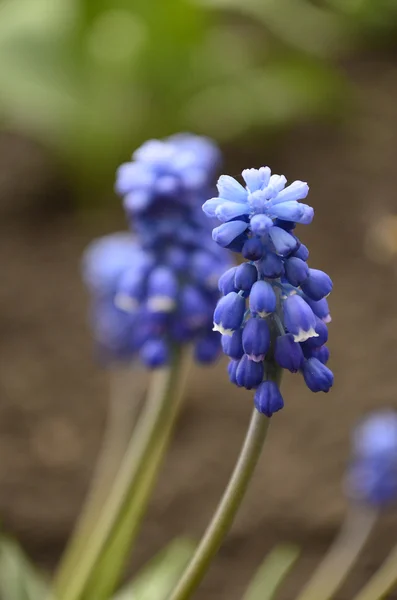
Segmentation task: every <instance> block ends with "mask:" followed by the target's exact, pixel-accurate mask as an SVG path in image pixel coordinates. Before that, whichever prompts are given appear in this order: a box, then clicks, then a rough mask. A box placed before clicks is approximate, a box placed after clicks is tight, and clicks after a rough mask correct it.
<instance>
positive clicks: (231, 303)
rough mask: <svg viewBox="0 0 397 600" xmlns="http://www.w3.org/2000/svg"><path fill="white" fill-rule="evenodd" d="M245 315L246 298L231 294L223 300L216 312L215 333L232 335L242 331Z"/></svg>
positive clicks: (234, 293)
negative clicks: (239, 330) (234, 332)
mask: <svg viewBox="0 0 397 600" xmlns="http://www.w3.org/2000/svg"><path fill="white" fill-rule="evenodd" d="M244 314H245V298H243V297H242V296H240V295H239V294H236V292H230V293H229V294H227V296H224V297H223V298H221V299H220V300H219V302H218V304H217V307H216V308H215V312H214V331H220V332H221V333H222V334H226V335H232V333H233V331H236V330H237V329H240V327H241V325H242V322H243V320H244Z"/></svg>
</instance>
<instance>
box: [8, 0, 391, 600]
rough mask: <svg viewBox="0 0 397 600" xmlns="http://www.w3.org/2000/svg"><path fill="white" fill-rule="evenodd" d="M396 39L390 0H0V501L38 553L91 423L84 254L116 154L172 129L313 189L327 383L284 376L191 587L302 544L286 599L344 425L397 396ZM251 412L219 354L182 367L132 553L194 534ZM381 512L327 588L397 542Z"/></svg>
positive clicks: (87, 450) (55, 527)
mask: <svg viewBox="0 0 397 600" xmlns="http://www.w3.org/2000/svg"><path fill="white" fill-rule="evenodd" d="M396 33H397V2H395V0H163V1H160V0H0V272H1V285H0V354H1V363H0V394H1V400H0V457H1V460H0V516H1V520H2V523H3V526H4V528H5V529H6V530H7V531H8V532H10V533H13V534H15V535H16V536H18V538H19V539H20V541H21V542H22V544H23V545H24V547H25V548H26V549H27V551H28V552H29V554H30V556H31V557H32V558H33V559H34V560H35V561H36V562H38V563H39V564H41V565H42V566H44V567H46V568H52V567H54V565H55V563H56V561H57V560H58V557H59V555H60V552H61V550H62V548H63V547H64V544H65V542H66V539H67V536H68V535H69V533H70V530H71V527H72V524H73V521H74V519H75V517H76V514H77V511H78V509H79V507H80V506H81V503H82V501H83V498H84V493H85V491H86V488H87V485H88V481H89V477H90V474H91V471H92V468H93V463H94V459H95V456H96V453H97V451H98V448H99V444H100V438H101V433H102V430H103V426H104V420H105V411H106V401H107V392H108V381H107V374H106V373H105V372H103V371H101V370H100V368H99V366H98V365H95V363H94V360H93V353H92V344H91V339H90V333H89V330H88V328H87V326H86V311H87V307H86V306H87V299H86V297H85V293H84V289H83V285H82V283H81V282H80V272H79V269H80V265H79V261H80V255H81V252H82V250H83V248H84V247H85V245H86V244H87V243H88V242H89V241H90V240H91V238H92V237H94V236H97V235H101V234H104V233H109V232H111V231H113V230H115V229H116V230H117V229H120V228H122V229H123V228H125V224H124V216H123V212H122V208H121V202H120V200H119V199H117V198H116V197H115V195H114V193H113V182H114V172H115V169H116V167H117V165H118V164H119V163H120V162H122V161H125V160H127V159H128V158H129V156H130V154H131V153H132V151H133V150H134V149H135V148H136V147H137V146H138V145H140V144H141V143H142V142H143V141H144V140H145V139H147V138H150V137H163V136H166V135H169V134H172V133H175V132H179V131H190V132H192V133H197V134H206V135H209V136H211V137H213V138H215V140H216V141H217V142H219V144H220V145H221V147H222V150H223V152H224V156H225V160H224V171H225V172H227V173H229V174H232V175H238V174H239V172H241V170H242V169H243V168H245V167H250V166H255V167H259V166H261V165H265V164H268V165H270V166H271V167H272V168H273V170H274V171H275V172H279V173H284V174H285V175H286V176H287V178H288V179H289V180H293V179H302V180H304V181H308V182H309V184H310V187H311V193H310V204H311V205H312V206H314V208H315V211H316V218H315V221H314V224H313V225H312V226H311V227H310V228H306V229H305V230H304V231H301V235H302V239H303V241H304V243H305V244H307V245H308V246H309V247H310V250H311V256H312V257H313V258H312V260H311V266H313V267H317V268H321V269H324V270H325V271H327V272H328V273H329V274H330V275H331V277H332V278H333V280H334V290H335V291H334V292H333V294H332V296H331V299H330V306H331V312H332V316H333V323H332V326H331V331H330V347H331V351H332V359H331V368H332V369H333V370H334V372H335V380H336V384H335V387H334V388H333V390H332V391H331V392H330V394H328V395H327V396H325V395H313V394H309V393H308V392H307V389H306V388H305V386H304V385H303V384H301V383H300V382H297V378H296V377H291V378H289V377H286V378H285V383H284V390H285V391H284V397H285V399H286V408H285V410H284V411H283V412H282V413H281V414H278V415H277V416H276V417H275V418H274V419H273V422H272V427H271V433H270V436H269V440H268V444H267V446H268V447H267V449H266V452H265V454H264V456H263V459H262V462H261V464H260V467H259V469H258V471H257V474H256V478H255V481H254V482H253V484H252V486H251V488H250V492H249V495H248V498H247V501H246V503H245V505H244V507H243V509H242V511H241V513H240V515H239V517H238V519H237V521H236V523H235V526H234V528H233V531H232V533H231V535H230V536H229V538H228V541H227V543H226V545H225V546H224V547H223V549H222V551H221V553H220V555H219V558H218V560H217V562H216V564H215V565H214V567H213V568H212V570H211V572H210V575H209V577H208V578H207V580H206V582H205V584H204V585H203V586H202V589H201V592H200V593H199V594H197V598H198V599H201V600H204V598H205V599H208V600H212V599H215V598H217V599H219V598H228V599H230V600H237V598H239V597H240V596H241V593H242V590H243V588H244V586H245V585H246V583H247V581H248V579H249V578H250V577H251V575H252V573H253V571H254V569H255V567H256V566H257V565H258V564H259V563H260V562H261V560H262V558H263V556H264V554H265V553H266V552H267V550H268V549H269V548H270V547H271V546H272V545H273V544H274V543H275V542H277V541H282V540H284V541H295V542H298V543H299V544H302V545H303V546H304V554H303V560H302V562H301V566H300V570H299V573H298V574H297V575H296V574H295V575H294V576H293V577H291V578H290V579H289V580H288V582H287V585H286V587H285V589H284V591H283V593H284V597H285V598H286V599H287V598H289V597H290V595H291V593H292V590H294V589H296V587H297V585H300V582H301V581H303V579H304V578H305V576H306V574H307V573H308V572H309V570H310V569H311V568H312V567H313V565H314V563H315V562H316V561H317V560H318V559H319V556H320V555H321V554H322V553H323V552H324V550H325V548H326V547H327V546H328V545H329V542H330V540H331V539H332V537H333V536H334V534H335V532H336V530H337V527H338V523H339V522H340V520H341V516H342V514H343V511H344V508H345V500H344V498H343V493H342V486H341V480H342V476H343V470H344V466H345V463H346V458H347V455H348V450H349V431H350V428H351V426H352V425H353V424H354V423H355V421H356V419H357V418H358V417H359V416H360V415H361V414H362V413H363V412H364V411H366V410H368V409H371V408H379V407H381V406H393V407H395V408H397V398H396V392H397V370H396V366H395V365H396V356H397V355H396V347H397V306H396V301H395V298H396V292H397V282H396V268H395V262H396V256H397V217H396V216H395V215H394V213H396V214H397V198H396V188H397V169H396V160H397V52H396V51H397V44H396ZM251 406H252V394H251V393H250V392H244V391H241V390H239V389H236V388H234V387H233V386H232V385H230V384H229V383H228V381H227V377H226V373H225V364H223V363H222V361H221V362H220V363H219V364H218V365H217V366H216V367H213V368H210V369H208V370H206V371H203V370H199V369H196V370H194V373H193V376H192V380H191V385H190V386H189V390H188V399H187V402H186V407H185V409H184V412H183V415H182V418H181V419H180V423H179V426H178V430H177V433H176V437H175V441H174V443H173V445H172V448H171V451H170V454H169V456H168V458H167V461H166V465H165V468H164V469H163V472H162V475H161V478H160V481H159V484H158V486H157V488H156V493H155V497H154V499H153V501H152V503H151V507H150V511H149V515H148V517H147V519H146V522H145V525H144V528H143V531H142V534H141V537H140V543H139V552H137V553H136V554H135V556H134V557H133V558H132V561H131V566H132V568H133V567H134V566H138V565H140V564H142V563H143V562H144V561H146V560H147V559H148V558H149V557H150V556H151V555H152V554H154V553H155V552H156V551H157V550H159V549H160V548H161V546H163V544H165V543H166V542H167V541H168V540H170V539H171V538H173V537H174V536H175V535H178V534H183V533H192V534H195V535H199V534H200V532H201V531H202V529H203V527H204V525H205V523H206V521H207V520H208V518H209V516H210V515H211V513H212V511H213V508H214V506H215V504H216V502H217V499H218V497H219V495H220V493H221V490H222V489H223V487H224V484H225V482H226V480H227V478H228V475H229V473H230V469H231V467H232V465H233V463H234V461H235V458H236V455H237V452H238V449H239V446H240V443H241V441H242V438H243V435H244V431H245V428H246V423H247V422H248V418H249V413H250V411H251ZM396 514H397V513H396ZM396 514H395V515H393V514H392V513H390V514H389V515H386V516H385V517H384V519H383V521H382V523H381V525H380V527H379V529H378V530H377V534H376V535H375V538H374V541H373V543H372V545H371V547H370V548H369V550H368V551H367V552H366V554H365V555H364V557H363V559H362V561H361V563H360V566H359V568H358V569H356V571H355V573H354V575H353V576H351V577H350V579H349V581H348V582H347V584H346V585H345V587H344V589H343V591H342V594H341V596H340V598H345V597H349V596H350V595H351V592H352V591H353V590H356V589H357V587H358V586H359V585H360V583H361V582H362V581H363V579H364V578H367V576H368V575H369V574H370V573H371V572H372V571H373V570H374V569H375V567H376V566H377V565H378V564H379V563H380V562H381V560H382V559H383V557H384V556H385V554H386V552H387V550H388V549H389V548H390V546H391V544H392V542H393V541H394V542H395V541H396V534H397V519H396ZM396 597H397V596H396Z"/></svg>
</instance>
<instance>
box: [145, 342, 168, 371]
mask: <svg viewBox="0 0 397 600" xmlns="http://www.w3.org/2000/svg"><path fill="white" fill-rule="evenodd" d="M140 356H141V359H142V362H143V363H144V365H146V366H147V367H148V368H149V369H155V368H157V367H162V366H164V365H166V364H167V363H168V360H169V357H170V353H169V348H168V346H167V344H166V343H165V341H164V340H161V339H157V340H148V341H147V342H146V343H145V344H144V345H143V346H142V348H141V351H140Z"/></svg>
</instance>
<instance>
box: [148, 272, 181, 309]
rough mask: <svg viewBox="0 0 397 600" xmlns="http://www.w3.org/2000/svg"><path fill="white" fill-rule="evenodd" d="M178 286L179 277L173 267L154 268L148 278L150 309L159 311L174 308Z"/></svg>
mask: <svg viewBox="0 0 397 600" xmlns="http://www.w3.org/2000/svg"><path fill="white" fill-rule="evenodd" d="M178 288H179V286H178V279H177V277H176V276H175V274H174V272H173V271H172V269H169V268H168V267H156V268H155V269H153V271H152V272H151V273H150V275H149V278H148V291H147V296H148V302H147V305H148V309H149V310H150V311H152V312H159V313H167V312H171V311H172V310H174V308H175V304H176V298H177V296H178Z"/></svg>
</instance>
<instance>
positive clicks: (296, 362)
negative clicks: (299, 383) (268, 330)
mask: <svg viewBox="0 0 397 600" xmlns="http://www.w3.org/2000/svg"><path fill="white" fill-rule="evenodd" d="M274 358H275V360H276V362H277V364H278V365H279V366H280V367H282V368H283V369H288V371H291V373H297V371H299V369H301V367H302V366H303V362H304V356H303V352H302V348H301V345H300V344H297V343H296V342H295V341H294V336H293V335H292V333H287V334H285V335H280V336H279V337H277V338H276V345H275V351H274Z"/></svg>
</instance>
